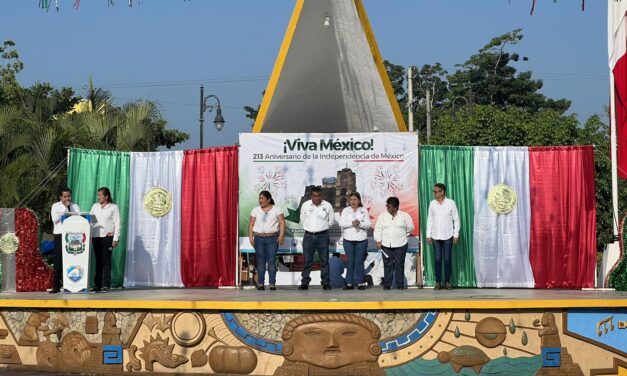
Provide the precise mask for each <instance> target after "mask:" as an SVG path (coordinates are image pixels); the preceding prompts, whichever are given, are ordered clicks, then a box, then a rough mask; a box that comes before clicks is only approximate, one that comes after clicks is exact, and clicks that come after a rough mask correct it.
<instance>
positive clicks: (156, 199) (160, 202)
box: [144, 187, 172, 217]
mask: <svg viewBox="0 0 627 376" xmlns="http://www.w3.org/2000/svg"><path fill="white" fill-rule="evenodd" d="M144 209H146V211H147V212H148V214H150V215H152V216H153V217H163V216H164V215H166V214H168V213H169V212H170V210H172V195H171V194H170V192H168V191H167V190H165V189H163V188H160V187H156V188H153V189H151V190H149V191H148V193H146V195H145V196H144Z"/></svg>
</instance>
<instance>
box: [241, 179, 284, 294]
mask: <svg viewBox="0 0 627 376" xmlns="http://www.w3.org/2000/svg"><path fill="white" fill-rule="evenodd" d="M248 239H249V240H250V244H251V245H252V246H253V247H254V248H255V257H256V259H257V276H258V277H257V278H258V281H257V290H264V289H265V287H264V284H265V277H266V264H267V265H268V277H269V279H270V286H269V287H270V290H276V253H277V250H278V249H279V245H280V244H282V243H283V240H284V239H285V217H284V216H283V212H282V211H281V209H279V208H278V207H277V206H276V205H275V204H274V199H272V195H271V194H270V192H268V191H261V192H260V193H259V206H257V207H255V208H254V209H253V210H252V211H251V213H250V221H249V224H248Z"/></svg>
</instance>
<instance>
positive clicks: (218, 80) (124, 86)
mask: <svg viewBox="0 0 627 376" xmlns="http://www.w3.org/2000/svg"><path fill="white" fill-rule="evenodd" d="M269 78H270V76H251V77H227V78H205V79H201V78H200V79H191V80H172V81H145V82H120V83H110V84H98V85H96V86H97V87H99V88H102V89H136V88H147V87H168V86H190V85H198V84H201V83H203V84H228V83H239V82H254V81H267V80H268V79H269ZM81 85H82V84H81ZM81 85H60V86H70V87H77V86H81Z"/></svg>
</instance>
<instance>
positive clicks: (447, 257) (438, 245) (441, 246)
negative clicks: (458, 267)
mask: <svg viewBox="0 0 627 376" xmlns="http://www.w3.org/2000/svg"><path fill="white" fill-rule="evenodd" d="M452 251H453V238H450V239H447V240H438V239H433V253H434V254H435V281H436V282H438V283H439V282H442V256H444V282H445V283H447V282H451V271H452V269H453V263H452V261H451V253H452Z"/></svg>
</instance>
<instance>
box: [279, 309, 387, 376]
mask: <svg viewBox="0 0 627 376" xmlns="http://www.w3.org/2000/svg"><path fill="white" fill-rule="evenodd" d="M380 337H381V330H380V329H379V327H378V326H376V325H375V324H374V323H373V322H372V321H370V320H368V319H365V318H363V317H360V316H357V315H352V314H347V313H337V314H331V313H320V314H310V315H303V316H300V317H297V318H295V319H293V320H291V321H290V322H288V323H287V325H286V326H285V327H284V328H283V334H282V338H283V355H284V356H285V362H284V363H283V365H281V367H279V368H278V369H277V371H276V372H275V375H278V376H283V375H285V376H288V375H310V374H315V373H316V372H317V371H318V370H329V369H333V370H334V372H335V374H338V375H341V374H346V375H353V374H359V375H385V373H384V372H383V370H382V369H381V367H380V366H379V364H378V363H377V358H378V357H379V355H380V354H381V347H380V346H379V343H378V341H379V338H380ZM357 370H359V372H356V371H357Z"/></svg>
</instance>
